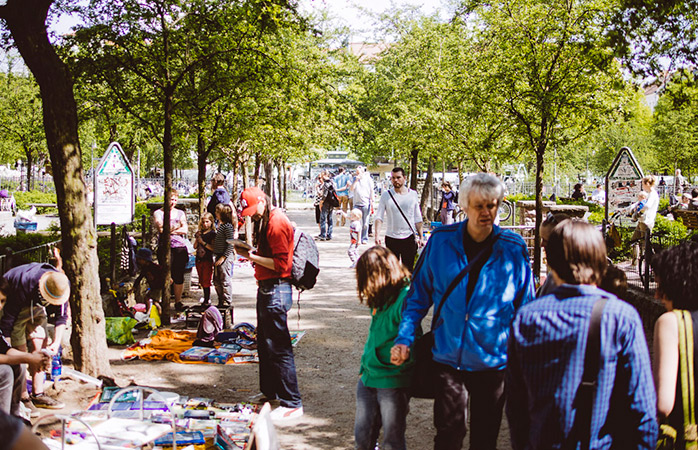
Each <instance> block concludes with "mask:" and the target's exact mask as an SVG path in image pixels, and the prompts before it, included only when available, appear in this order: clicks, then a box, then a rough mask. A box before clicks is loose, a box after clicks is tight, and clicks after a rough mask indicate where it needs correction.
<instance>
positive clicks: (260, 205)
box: [236, 187, 303, 421]
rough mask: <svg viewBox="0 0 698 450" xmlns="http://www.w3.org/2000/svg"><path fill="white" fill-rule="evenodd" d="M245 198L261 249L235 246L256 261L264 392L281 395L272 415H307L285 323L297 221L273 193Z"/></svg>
mask: <svg viewBox="0 0 698 450" xmlns="http://www.w3.org/2000/svg"><path fill="white" fill-rule="evenodd" d="M240 203H241V205H242V208H243V209H242V215H243V216H252V220H253V221H254V222H255V241H256V243H257V249H256V250H249V251H248V250H246V249H244V248H242V247H236V251H237V253H238V254H239V255H240V256H242V257H244V258H247V259H249V260H250V261H252V262H253V263H254V268H255V278H256V279H257V285H258V288H257V351H258V352H259V385H260V389H261V391H262V393H261V394H262V396H263V397H266V399H267V400H274V399H279V402H280V405H281V406H280V407H278V408H276V409H275V410H274V411H272V413H271V418H272V419H273V420H276V421H279V420H286V419H294V418H296V417H300V416H302V415H303V404H302V402H301V395H300V392H299V391H298V380H297V378H296V363H295V361H294V359H293V347H291V336H290V335H289V332H288V325H287V323H286V315H287V313H288V311H289V309H291V306H293V298H292V295H291V294H292V292H291V282H290V281H291V266H292V263H293V226H292V225H291V222H289V220H288V217H286V214H284V213H283V211H281V210H280V209H277V208H274V207H273V206H271V202H270V199H269V197H267V195H266V194H265V193H264V192H262V191H261V190H260V189H259V188H257V187H251V188H247V189H245V190H244V191H243V192H242V194H241V196H240Z"/></svg>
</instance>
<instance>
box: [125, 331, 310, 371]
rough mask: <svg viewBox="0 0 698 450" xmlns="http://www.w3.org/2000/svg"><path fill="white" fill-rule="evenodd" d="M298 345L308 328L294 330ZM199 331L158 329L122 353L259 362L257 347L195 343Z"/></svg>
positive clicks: (131, 356)
mask: <svg viewBox="0 0 698 450" xmlns="http://www.w3.org/2000/svg"><path fill="white" fill-rule="evenodd" d="M290 334H291V343H292V344H293V346H294V347H295V346H296V344H297V343H298V341H300V339H301V338H302V337H303V336H304V335H305V331H291V333H290ZM195 340H196V332H193V331H176V330H158V332H157V334H155V335H153V336H151V337H149V338H147V339H142V340H140V341H138V342H136V343H135V344H133V345H131V346H130V347H128V348H126V349H125V350H124V351H123V353H122V354H121V358H122V359H125V360H131V359H142V360H145V361H156V360H163V359H167V360H169V361H173V362H176V363H180V364H247V363H256V362H259V359H258V355H257V350H256V349H245V348H239V346H238V347H235V346H228V345H225V344H224V345H220V344H217V346H216V347H215V348H207V347H192V344H193V343H194V341H195Z"/></svg>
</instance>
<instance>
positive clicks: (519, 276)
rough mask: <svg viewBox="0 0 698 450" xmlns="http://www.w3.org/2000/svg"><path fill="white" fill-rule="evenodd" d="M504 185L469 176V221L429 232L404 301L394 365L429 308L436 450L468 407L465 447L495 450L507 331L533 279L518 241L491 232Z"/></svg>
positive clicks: (453, 441)
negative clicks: (434, 319) (435, 316)
mask: <svg viewBox="0 0 698 450" xmlns="http://www.w3.org/2000/svg"><path fill="white" fill-rule="evenodd" d="M503 197H504V186H503V185H502V183H501V181H499V180H498V179H497V178H496V177H493V176H491V175H488V174H484V173H481V174H477V175H474V176H471V177H468V179H466V180H465V181H464V182H463V185H462V186H461V189H460V198H459V203H460V206H461V208H463V209H464V210H465V211H466V213H467V215H468V219H467V220H466V221H464V222H460V223H456V224H453V225H448V226H443V227H439V228H438V229H436V230H435V231H434V232H433V233H432V235H431V238H430V239H429V241H428V244H427V246H426V248H425V249H424V252H423V254H422V256H421V258H420V259H419V261H418V263H417V267H416V268H415V271H414V277H413V279H412V286H411V288H410V292H409V294H408V295H407V298H406V300H405V303H406V306H405V311H404V313H403V316H402V317H403V318H402V322H401V324H400V331H399V334H398V337H397V339H395V346H394V347H393V351H392V361H393V363H394V364H398V365H399V364H402V362H404V361H405V360H406V359H407V357H408V356H409V351H410V346H411V345H412V344H413V341H414V335H415V330H416V329H417V327H418V326H419V325H420V323H421V321H422V319H423V318H424V317H425V316H426V315H427V312H428V311H429V308H430V307H431V306H432V305H434V308H435V309H436V308H438V307H439V304H440V303H441V302H445V303H444V305H443V307H442V308H441V314H440V318H439V321H438V323H436V324H434V327H433V329H434V348H433V349H432V352H433V355H434V361H435V362H436V363H437V364H438V386H437V392H436V399H435V402H434V425H435V427H436V437H435V438H434V448H435V449H438V450H449V449H460V448H462V445H463V439H464V438H465V435H466V423H467V414H466V409H467V405H468V403H470V413H471V417H470V425H471V432H470V448H473V449H478V450H489V449H495V448H496V444H497V436H498V434H499V426H500V423H501V420H502V408H503V406H504V369H505V368H506V363H507V339H508V337H509V327H510V324H511V321H512V320H513V318H514V315H515V314H516V311H517V310H518V309H519V308H520V307H521V306H522V305H524V304H525V303H527V302H529V301H531V300H532V299H533V298H534V279H533V274H532V272H531V267H530V264H529V258H528V251H527V249H526V244H525V243H524V241H523V239H522V238H521V237H520V236H519V235H517V234H515V233H512V232H510V231H507V230H502V229H501V228H499V227H498V226H496V225H494V219H495V217H496V216H497V208H498V207H499V204H500V202H501V201H502V198H503ZM471 262H472V263H473V264H472V266H471V267H470V271H469V272H468V274H467V275H465V277H463V279H462V280H461V282H460V283H459V284H458V285H457V286H456V288H455V289H454V290H453V291H452V292H451V294H450V295H449V296H448V298H446V299H444V298H443V296H444V294H445V293H446V292H445V291H446V290H447V289H448V286H449V285H450V284H451V282H452V281H453V280H454V279H455V278H456V277H457V276H458V274H459V273H461V271H463V269H465V268H466V267H467V266H468V264H469V263H471Z"/></svg>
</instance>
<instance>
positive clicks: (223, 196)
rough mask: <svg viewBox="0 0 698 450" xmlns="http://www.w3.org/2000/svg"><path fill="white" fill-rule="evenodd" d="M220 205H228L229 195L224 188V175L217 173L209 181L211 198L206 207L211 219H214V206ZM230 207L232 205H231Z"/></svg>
mask: <svg viewBox="0 0 698 450" xmlns="http://www.w3.org/2000/svg"><path fill="white" fill-rule="evenodd" d="M220 203H223V204H224V205H230V204H231V203H230V194H229V193H228V190H227V189H226V188H225V175H223V174H222V173H220V172H219V173H217V174H215V175H214V176H213V178H212V179H211V197H210V198H209V200H208V204H207V205H206V211H208V212H209V213H210V214H211V215H212V216H213V217H216V206H218V205H219V204H220ZM231 206H232V205H231Z"/></svg>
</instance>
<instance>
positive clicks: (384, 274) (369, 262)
mask: <svg viewBox="0 0 698 450" xmlns="http://www.w3.org/2000/svg"><path fill="white" fill-rule="evenodd" d="M409 277H410V271H409V270H407V267H405V266H404V265H403V264H402V263H401V262H400V260H398V259H397V256H395V254H394V253H393V252H392V251H390V250H388V249H387V248H385V247H381V246H375V247H371V248H369V249H368V250H366V251H365V252H364V253H363V255H361V257H360V258H359V260H358V261H357V262H356V289H357V291H358V293H359V301H360V302H361V303H366V305H368V307H369V308H378V309H380V308H383V307H384V306H388V305H391V304H392V303H393V302H394V301H395V299H396V298H397V295H398V293H399V292H400V289H402V288H403V287H404V286H405V284H406V283H408V282H409Z"/></svg>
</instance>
